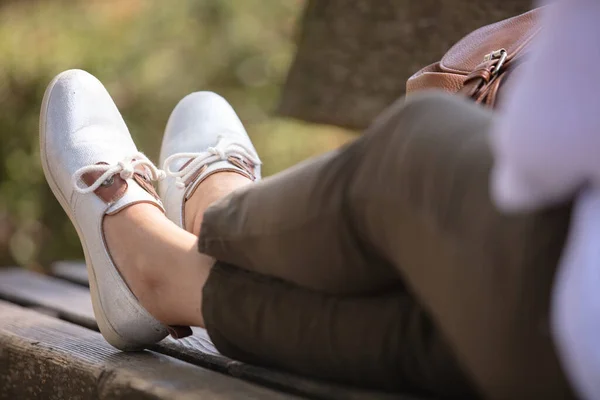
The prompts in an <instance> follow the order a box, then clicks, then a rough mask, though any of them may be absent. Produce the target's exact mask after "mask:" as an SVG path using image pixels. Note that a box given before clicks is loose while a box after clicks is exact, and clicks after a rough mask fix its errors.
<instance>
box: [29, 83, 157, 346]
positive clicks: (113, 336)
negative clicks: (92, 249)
mask: <svg viewBox="0 0 600 400" xmlns="http://www.w3.org/2000/svg"><path fill="white" fill-rule="evenodd" d="M62 76H63V74H59V75H58V76H56V77H55V78H54V79H53V80H52V82H50V84H49V85H48V87H47V88H46V92H45V93H44V99H43V100H42V108H41V111H40V123H39V131H40V157H41V160H42V169H43V170H44V175H45V177H46V181H47V182H48V185H49V186H50V189H51V190H52V193H53V194H54V196H55V197H56V199H57V200H58V202H59V203H60V205H61V206H62V208H63V210H65V213H66V214H67V216H68V217H69V219H70V220H71V223H72V224H73V226H74V227H75V230H76V231H77V235H78V236H79V241H80V242H81V246H82V247H83V254H84V257H85V265H86V268H87V272H88V278H89V283H90V293H91V297H92V307H93V309H94V315H95V316H96V323H97V324H98V328H99V329H100V333H101V334H102V336H104V338H105V339H106V341H107V342H108V343H110V344H111V345H112V346H114V347H116V348H117V349H119V350H124V351H136V350H143V349H144V348H146V347H147V346H148V345H144V344H141V343H138V342H132V341H130V340H126V339H125V338H123V337H122V336H120V335H119V334H118V333H117V331H116V330H115V328H113V326H112V325H111V323H110V321H109V320H108V318H107V317H106V313H105V312H104V309H103V308H102V301H101V299H100V296H99V295H98V281H97V279H96V273H95V271H94V266H93V264H92V262H91V257H90V256H89V253H88V250H87V246H86V244H85V240H83V239H84V236H83V233H82V231H81V230H80V228H79V225H78V224H77V221H75V218H74V217H73V216H72V215H71V210H70V207H69V203H68V202H67V201H66V199H65V198H64V196H63V194H62V192H61V190H60V189H59V187H58V186H57V185H56V183H55V181H54V177H53V176H52V173H51V172H50V168H49V166H48V160H47V158H46V129H45V121H46V113H47V109H48V102H49V100H50V93H51V92H52V89H53V88H54V85H55V84H56V82H58V80H59V79H60V78H61V77H62Z"/></svg>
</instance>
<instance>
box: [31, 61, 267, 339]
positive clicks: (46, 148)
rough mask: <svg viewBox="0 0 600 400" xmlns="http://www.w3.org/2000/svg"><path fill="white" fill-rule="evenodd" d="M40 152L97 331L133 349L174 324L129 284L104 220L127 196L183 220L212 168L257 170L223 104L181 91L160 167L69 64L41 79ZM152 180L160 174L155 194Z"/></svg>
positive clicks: (253, 174)
mask: <svg viewBox="0 0 600 400" xmlns="http://www.w3.org/2000/svg"><path fill="white" fill-rule="evenodd" d="M40 154H41V159H42V166H43V169H44V174H45V176H46V179H47V181H48V184H49V185H50V188H51V189H52V192H53V193H54V195H55V196H56V198H57V199H58V201H59V202H60V204H61V205H62V207H63V209H64V210H65V211H66V213H67V215H68V216H69V218H70V219H71V222H72V223H73V225H74V226H75V229H76V230H77V233H78V235H79V239H80V240H81V244H82V246H83V250H84V254H85V259H86V264H87V268H88V274H89V280H90V290H91V295H92V303H93V306H94V313H95V315H96V320H97V322H98V326H99V328H100V331H101V332H102V335H103V336H104V337H105V338H106V340H107V341H108V342H109V343H110V344H112V345H113V346H114V347H116V348H118V349H121V350H139V349H143V348H145V347H147V346H149V345H152V344H154V343H156V342H158V341H160V340H162V339H163V338H165V337H166V336H167V335H168V333H173V332H177V328H173V327H167V326H165V325H163V324H162V323H160V322H159V321H157V320H156V319H155V318H154V317H152V315H150V314H149V313H148V312H147V311H146V310H145V309H144V308H143V307H142V306H141V305H140V303H139V302H138V300H137V298H136V297H135V296H134V294H133V293H132V292H131V290H130V289H129V287H128V286H127V284H126V283H125V281H124V280H123V278H122V276H121V274H120V273H119V271H118V269H117V268H116V266H115V264H114V263H113V261H112V259H111V256H110V253H109V252H108V249H107V246H106V242H105V239H104V234H103V229H102V221H103V219H104V216H105V215H111V214H115V213H117V212H119V211H120V210H123V209H124V208H126V207H129V206H131V205H133V204H138V203H150V204H153V205H155V206H156V207H158V208H159V209H161V210H163V211H164V212H165V213H166V215H167V217H168V218H169V219H171V220H172V221H173V222H175V223H176V224H178V225H179V226H180V227H182V228H184V226H183V225H184V216H183V211H184V204H185V201H186V200H187V199H188V198H189V197H190V196H191V195H192V194H193V193H194V191H195V190H196V188H197V187H198V185H199V184H200V183H201V182H202V181H203V180H204V179H205V178H206V177H208V176H209V175H211V174H212V173H215V172H218V171H233V172H237V173H240V174H242V175H244V176H247V177H248V178H250V179H253V180H257V179H260V160H259V158H258V155H257V154H256V150H255V149H254V146H253V145H252V142H251V141H250V138H249V137H248V135H247V133H246V131H245V129H244V127H243V125H242V123H241V122H240V120H239V118H238V117H237V115H236V114H235V112H234V111H233V109H232V108H231V106H230V105H229V104H228V103H227V101H225V100H224V99H223V98H222V97H220V96H218V95H216V94H214V93H211V92H198V93H193V94H191V95H189V96H187V97H185V98H184V99H183V100H182V101H181V102H180V103H179V104H178V105H177V107H176V108H175V110H174V111H173V113H172V114H171V117H170V118H169V122H168V124H167V128H166V131H165V136H164V139H163V144H162V149H161V155H160V162H161V165H163V168H164V170H165V171H163V170H160V169H158V168H157V167H156V166H155V165H154V164H153V163H152V162H151V161H150V160H148V158H146V156H144V155H143V154H142V153H140V152H139V151H138V149H137V147H136V145H135V144H134V142H133V140H132V138H131V136H130V134H129V131H128V129H127V126H126V125H125V122H124V121H123V118H122V117H121V114H120V113H119V111H118V109H117V107H116V106H115V104H114V102H113V101H112V99H111V97H110V95H109V94H108V92H107V91H106V89H105V88H104V86H103V85H102V84H101V83H100V82H99V81H98V79H96V78H95V77H93V76H92V75H90V74H89V73H87V72H85V71H81V70H69V71H66V72H63V73H61V74H60V75H58V76H57V77H56V78H54V80H53V81H52V82H51V83H50V85H49V86H48V88H47V89H46V93H45V95H44V100H43V103H42V109H41V114H40ZM152 181H160V186H159V192H160V196H159V195H157V194H156V192H155V191H154V188H153V185H152ZM161 199H162V202H161ZM184 331H187V330H185V329H184Z"/></svg>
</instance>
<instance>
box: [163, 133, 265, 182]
mask: <svg viewBox="0 0 600 400" xmlns="http://www.w3.org/2000/svg"><path fill="white" fill-rule="evenodd" d="M252 153H253V151H252V150H250V149H249V148H248V147H246V146H244V145H243V144H240V143H238V142H236V141H234V140H232V139H228V138H226V137H223V136H219V138H218V142H217V145H216V146H214V147H209V148H208V149H206V151H203V152H201V153H176V154H173V155H172V156H170V157H168V158H167V159H166V160H165V163H164V165H163V169H164V170H165V172H166V173H167V175H168V176H172V177H174V178H175V185H177V187H179V188H181V189H183V188H184V187H185V182H186V181H187V180H188V179H190V178H191V177H192V176H194V174H196V173H197V172H198V170H199V169H200V168H202V167H203V166H205V165H208V164H212V163H214V162H216V161H227V159H228V158H229V157H232V156H233V157H237V158H241V159H246V160H248V161H250V162H251V163H252V164H254V165H260V160H259V159H258V157H256V156H253V155H252ZM181 159H192V161H191V162H190V163H188V164H187V165H186V166H185V167H183V168H182V169H181V170H179V171H171V165H172V164H173V163H174V162H175V161H178V160H181Z"/></svg>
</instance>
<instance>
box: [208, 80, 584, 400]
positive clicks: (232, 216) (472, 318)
mask: <svg viewBox="0 0 600 400" xmlns="http://www.w3.org/2000/svg"><path fill="white" fill-rule="evenodd" d="M492 119H493V117H492V114H491V112H490V111H488V110H485V109H483V108H481V107H479V106H477V105H475V104H473V103H470V102H468V101H467V100H465V99H462V98H459V97H454V96H450V95H446V94H443V93H437V92H431V93H424V94H420V95H417V96H414V97H411V98H410V99H408V100H400V101H398V102H396V103H395V104H394V105H392V106H391V107H390V108H389V109H387V110H386V111H385V112H384V113H383V114H382V115H381V116H380V117H379V118H378V119H377V120H376V121H375V122H374V124H373V125H372V126H371V127H370V128H369V129H368V130H367V132H366V133H365V134H364V135H363V136H361V137H359V138H357V140H355V141H354V142H352V143H350V144H348V145H347V146H345V147H343V148H340V149H339V150H336V151H333V152H331V153H328V154H325V155H323V156H321V157H318V158H316V159H312V160H308V161H306V162H304V163H302V164H299V165H297V166H295V167H294V168H291V169H289V170H287V171H284V172H282V173H280V174H278V175H275V176H273V177H270V178H267V179H265V180H264V181H262V182H260V183H257V184H255V185H250V186H248V187H246V188H243V189H241V190H240V191H237V192H234V193H233V194H231V195H230V196H228V197H226V198H224V199H223V200H222V201H219V202H218V203H217V204H215V205H213V206H211V207H210V208H209V209H208V210H207V212H206V214H205V217H204V223H203V225H202V230H201V235H200V238H199V250H200V251H201V252H203V253H206V254H208V255H211V256H213V257H215V258H216V259H217V260H219V262H217V263H216V264H215V266H214V268H213V269H212V272H211V274H210V276H209V279H208V282H207V283H206V285H205V287H204V294H203V301H204V302H203V313H204V318H205V321H206V324H207V329H208V332H209V335H210V337H211V338H212V339H213V341H214V343H215V345H216V347H217V348H218V349H219V350H220V351H221V352H222V353H223V354H225V355H227V356H230V357H232V358H236V359H239V360H242V361H246V362H249V363H256V364H260V365H265V366H270V367H275V368H280V369H284V370H287V371H292V372H296V373H300V374H304V375H308V376H312V377H316V378H322V379H329V380H334V381H337V382H343V383H348V384H354V385H361V386H369V387H376V388H380V389H385V390H398V391H402V390H405V391H420V392H426V393H429V394H433V395H436V396H439V397H455V398H469V397H480V396H481V397H486V398H497V399H554V398H556V399H564V398H571V397H572V394H571V390H570V388H569V385H568V383H567V381H566V379H565V376H564V375H563V372H562V370H561V368H560V365H559V362H558V359H557V356H556V354H555V350H554V347H553V343H552V338H551V335H550V331H549V321H548V314H549V313H548V309H549V298H550V292H551V289H552V284H553V278H554V274H555V270H556V266H557V262H558V259H559V257H560V254H561V250H562V247H563V242H564V240H565V236H566V232H567V229H568V224H569V218H570V205H564V206H561V207H557V208H554V209H549V210H545V211H543V212H537V213H533V214H527V215H517V216H514V215H513V216H507V215H503V214H501V213H499V212H498V211H497V210H496V209H495V208H494V206H493V204H492V202H491V200H490V195H489V193H488V180H489V175H490V169H491V166H492V154H491V151H490V145H489V134H488V131H489V128H490V126H491V122H492Z"/></svg>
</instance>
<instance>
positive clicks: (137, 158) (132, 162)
mask: <svg viewBox="0 0 600 400" xmlns="http://www.w3.org/2000/svg"><path fill="white" fill-rule="evenodd" d="M138 166H143V167H144V169H145V170H146V171H147V172H149V173H150V178H151V179H152V180H155V181H158V180H161V179H164V178H165V176H166V175H165V173H164V171H161V170H160V169H158V168H157V167H156V166H155V165H154V164H153V163H152V161H150V160H149V159H148V157H146V156H145V155H144V154H142V153H139V152H138V153H136V154H134V155H132V156H131V157H126V158H125V159H123V161H119V162H118V163H116V164H113V165H107V164H94V165H88V166H86V167H82V168H79V169H78V170H77V171H75V173H74V174H73V176H72V177H71V182H72V183H73V187H74V188H75V191H76V192H78V193H81V194H87V193H92V192H93V191H95V190H96V189H98V188H99V187H100V186H102V184H103V183H104V182H106V181H107V180H109V179H110V178H111V177H112V176H113V175H116V174H119V176H120V177H121V178H122V179H125V180H127V179H130V178H132V177H133V174H134V173H135V169H136V167H138ZM90 172H102V175H100V176H99V177H98V179H96V180H95V181H94V183H93V184H91V185H90V186H81V185H80V183H79V182H80V181H81V179H82V177H83V175H85V174H87V173H90Z"/></svg>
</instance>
